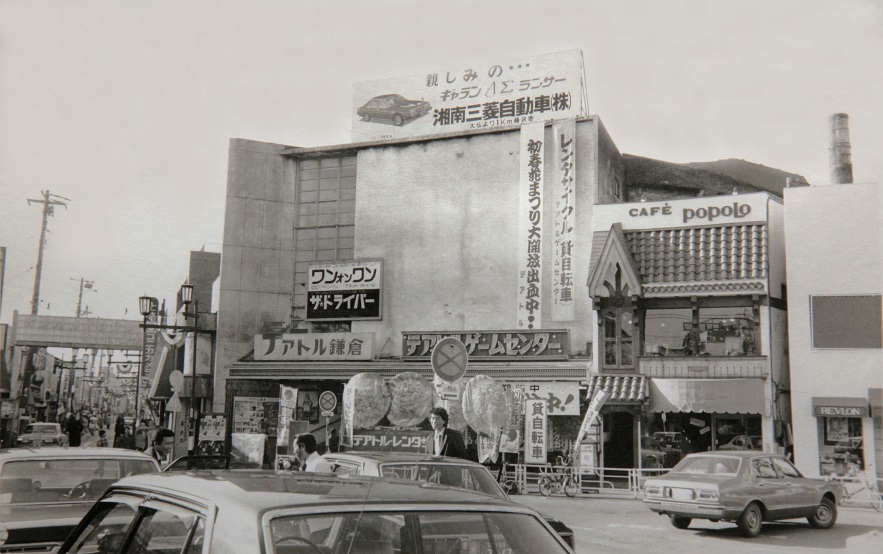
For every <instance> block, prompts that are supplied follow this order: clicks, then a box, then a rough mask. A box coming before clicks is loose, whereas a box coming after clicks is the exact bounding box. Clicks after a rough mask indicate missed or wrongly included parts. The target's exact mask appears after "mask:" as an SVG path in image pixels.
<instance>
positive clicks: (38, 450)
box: [0, 446, 153, 462]
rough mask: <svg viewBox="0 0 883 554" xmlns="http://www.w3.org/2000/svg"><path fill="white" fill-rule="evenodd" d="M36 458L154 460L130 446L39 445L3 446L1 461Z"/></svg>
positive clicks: (0, 455) (0, 452)
mask: <svg viewBox="0 0 883 554" xmlns="http://www.w3.org/2000/svg"><path fill="white" fill-rule="evenodd" d="M34 458H131V459H136V460H153V458H151V457H150V456H149V455H147V454H145V453H144V452H139V451H138V450H129V449H128V448H108V447H106V446H105V447H74V448H70V447H66V446H38V447H34V448H2V449H0V462H5V461H9V460H30V459H34Z"/></svg>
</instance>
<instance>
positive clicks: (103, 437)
mask: <svg viewBox="0 0 883 554" xmlns="http://www.w3.org/2000/svg"><path fill="white" fill-rule="evenodd" d="M95 446H107V431H105V430H104V429H99V431H98V441H97V442H96V443H95Z"/></svg>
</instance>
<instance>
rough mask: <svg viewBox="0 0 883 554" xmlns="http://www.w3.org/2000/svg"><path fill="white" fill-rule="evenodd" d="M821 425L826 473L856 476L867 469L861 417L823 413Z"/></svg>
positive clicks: (822, 464) (821, 453)
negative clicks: (830, 415) (824, 414)
mask: <svg viewBox="0 0 883 554" xmlns="http://www.w3.org/2000/svg"><path fill="white" fill-rule="evenodd" d="M818 426H819V466H820V470H821V472H822V475H841V476H842V475H847V476H852V475H855V474H857V473H858V472H860V471H863V470H864V467H865V462H864V454H863V450H862V447H863V442H864V441H863V440H862V420H861V418H859V417H819V418H818Z"/></svg>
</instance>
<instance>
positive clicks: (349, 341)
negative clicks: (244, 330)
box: [254, 333, 374, 361]
mask: <svg viewBox="0 0 883 554" xmlns="http://www.w3.org/2000/svg"><path fill="white" fill-rule="evenodd" d="M373 358H374V333H285V334H282V335H279V336H272V337H264V336H263V335H255V337H254V359H255V360H291V361H306V360H312V361H339V360H371V359H373Z"/></svg>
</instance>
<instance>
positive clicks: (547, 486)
mask: <svg viewBox="0 0 883 554" xmlns="http://www.w3.org/2000/svg"><path fill="white" fill-rule="evenodd" d="M537 486H538V487H539V489H540V494H542V495H543V496H549V495H550V494H552V480H551V479H549V478H548V477H546V476H543V477H540V481H539V483H537Z"/></svg>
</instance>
